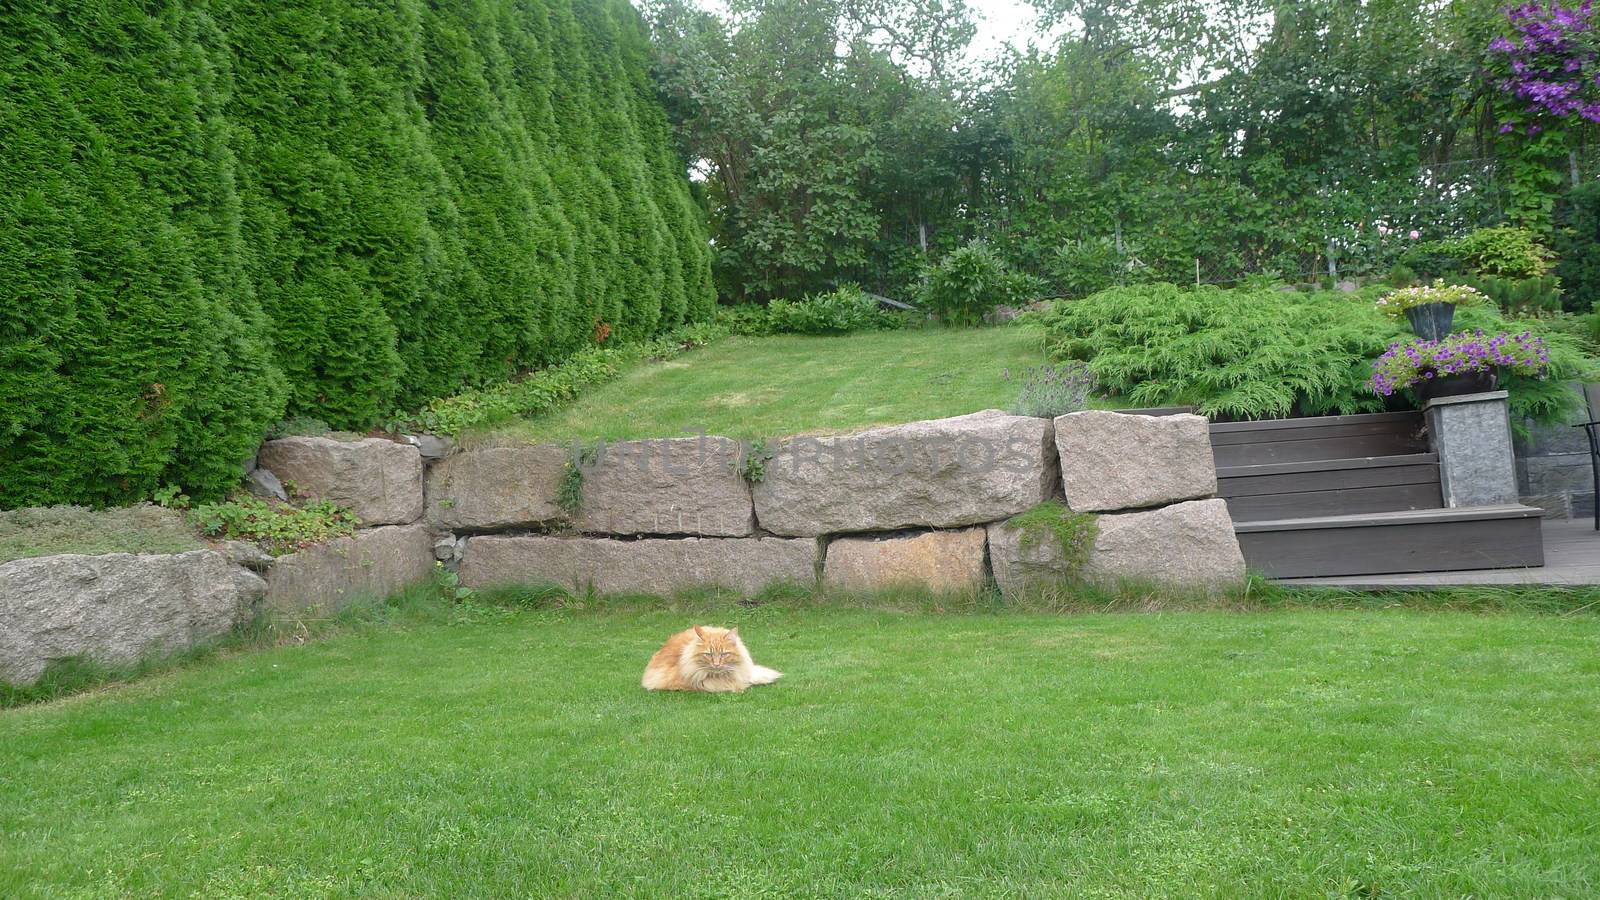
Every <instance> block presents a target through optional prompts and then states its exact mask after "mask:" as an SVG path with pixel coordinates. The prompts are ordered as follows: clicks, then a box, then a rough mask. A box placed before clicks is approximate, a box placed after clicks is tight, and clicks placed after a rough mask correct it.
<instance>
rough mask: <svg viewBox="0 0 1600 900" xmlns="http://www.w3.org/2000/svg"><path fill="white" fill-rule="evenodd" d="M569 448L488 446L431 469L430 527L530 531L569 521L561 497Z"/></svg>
mask: <svg viewBox="0 0 1600 900" xmlns="http://www.w3.org/2000/svg"><path fill="white" fill-rule="evenodd" d="M572 458H573V453H572V451H571V450H569V449H565V448H562V447H557V446H555V445H553V444H541V445H537V446H522V447H488V448H484V449H481V450H467V451H464V452H461V453H456V454H454V455H452V456H448V457H446V458H444V459H442V460H440V461H439V462H437V463H434V464H433V468H431V469H429V470H428V523H429V524H430V525H432V526H433V527H435V528H440V529H445V530H450V531H455V530H462V531H478V530H487V529H492V528H528V527H537V526H541V525H547V524H549V523H552V522H557V521H560V520H562V519H564V518H565V515H564V514H563V513H562V511H561V507H560V505H559V502H558V498H559V497H560V496H561V482H562V479H563V478H564V477H565V475H566V470H567V463H568V461H569V460H571V459H572Z"/></svg>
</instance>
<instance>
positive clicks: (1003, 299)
mask: <svg viewBox="0 0 1600 900" xmlns="http://www.w3.org/2000/svg"><path fill="white" fill-rule="evenodd" d="M1035 289H1036V285H1035V283H1034V282H1033V280H1032V279H1030V278H1029V277H1028V276H1026V275H1024V274H1022V273H1020V272H1013V271H1011V270H1010V269H1008V268H1007V267H1006V264H1005V261H1004V260H1003V259H1001V258H1000V255H999V254H998V253H995V252H994V251H993V250H991V249H989V247H988V245H986V244H984V243H982V242H977V241H975V242H973V243H971V244H968V245H967V246H965V247H962V248H960V249H958V250H954V251H951V252H950V253H949V254H948V255H946V256H945V258H944V259H942V260H940V261H939V264H938V265H937V266H934V267H933V268H932V269H930V270H929V272H928V281H927V284H925V285H924V286H923V291H922V300H923V304H924V305H925V306H927V308H928V311H929V312H931V313H933V314H934V315H936V316H938V317H939V320H940V321H941V322H944V323H945V324H947V325H963V326H973V325H978V324H980V323H982V322H983V317H984V316H985V315H987V314H988V313H990V312H991V311H993V310H994V308H995V307H997V306H1021V305H1023V304H1025V303H1026V302H1027V299H1028V296H1029V295H1030V294H1031V293H1033V291H1034V290H1035Z"/></svg>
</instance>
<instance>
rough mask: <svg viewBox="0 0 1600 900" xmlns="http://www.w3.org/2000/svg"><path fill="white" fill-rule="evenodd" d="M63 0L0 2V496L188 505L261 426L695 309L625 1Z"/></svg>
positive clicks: (369, 413)
mask: <svg viewBox="0 0 1600 900" xmlns="http://www.w3.org/2000/svg"><path fill="white" fill-rule="evenodd" d="M76 8H77V7H76V6H75V5H74V4H67V3H62V2H59V0H20V2H18V3H14V4H11V5H9V6H8V7H7V9H6V11H5V13H3V14H0V15H3V20H4V21H3V24H4V29H5V34H6V35H7V37H8V44H7V46H8V48H9V52H8V53H7V54H6V55H5V56H4V58H0V82H3V83H5V84H6V102H5V103H4V104H0V146H4V147H5V153H4V155H3V160H4V161H3V163H0V166H3V170H0V507H15V506H22V505H32V504H44V503H59V502H74V503H85V504H91V505H103V504H112V503H121V502H127V501H131V500H136V499H139V498H141V497H148V496H150V495H152V494H153V492H154V491H156V490H157V489H158V488H161V487H162V486H164V485H171V486H173V487H177V488H180V489H182V490H184V491H186V492H187V493H189V494H190V495H192V496H194V497H195V498H197V499H199V500H206V499H212V498H215V497H217V496H220V495H221V494H222V493H224V492H226V491H227V490H228V489H230V488H231V487H233V486H235V485H236V484H237V482H238V479H239V476H240V474H241V468H240V465H241V463H242V461H243V460H245V459H246V458H248V456H249V454H250V453H251V452H252V451H253V450H254V448H255V446H256V444H257V443H258V442H259V441H260V439H261V437H262V436H263V434H264V433H265V432H266V430H267V428H268V426H269V425H270V424H271V423H272V422H273V421H276V420H278V419H281V418H284V417H286V416H303V417H314V418H317V419H320V420H323V421H326V422H327V423H328V424H329V425H331V426H333V427H335V428H342V429H360V428H365V427H367V426H370V425H373V424H375V423H376V422H378V421H379V420H380V418H382V417H384V416H388V415H389V414H390V413H392V411H393V410H395V409H396V408H411V409H415V408H419V407H422V406H423V405H425V404H426V403H427V401H428V400H430V399H431V398H434V397H439V396H446V395H450V394H454V393H456V392H458V391H460V390H461V389H463V388H466V387H471V386H474V385H483V384H489V383H495V382H499V381H503V380H505V379H508V378H511V377H513V376H515V375H516V374H517V373H519V372H525V371H529V370H531V369H537V368H540V367H543V366H548V365H550V364H553V363H555V362H558V361H559V360H561V359H563V358H566V357H568V356H570V355H572V354H574V353H576V352H579V351H581V350H582V349H583V348H585V347H589V346H592V345H593V341H594V338H593V334H594V330H593V329H594V323H595V322H596V321H604V322H606V323H608V324H609V325H610V326H611V327H612V328H613V330H614V335H613V336H612V337H611V338H610V340H611V341H613V342H616V341H623V342H626V341H640V340H645V339H648V338H651V337H653V336H656V335H659V334H663V333H666V332H669V331H671V330H672V329H675V328H678V327H680V326H683V325H685V324H686V323H690V322H695V321H701V320H704V319H707V318H709V317H710V315H711V313H712V310H713V306H714V303H715V295H714V292H713V289H712V281H711V277H712V276H711V266H710V262H711V248H710V247H709V245H708V244H707V242H706V237H705V234H706V231H705V224H704V222H703V221H702V214H701V212H700V209H699V207H698V206H697V205H696V204H695V202H694V200H693V198H692V197H691V195H690V192H689V186H688V184H687V179H686V178H685V175H684V166H683V162H682V160H681V159H679V158H678V157H677V153H676V151H675V149H674V146H673V142H672V139H671V134H670V132H669V130H668V128H667V124H666V119H665V116H664V113H663V112H662V110H661V109H660V108H659V106H658V104H657V101H656V99H655V96H654V94H653V92H652V90H651V88H650V83H649V79H648V74H647V73H648V47H647V43H646V36H645V30H644V25H643V22H642V20H641V18H640V16H639V15H638V13H637V12H636V11H635V10H634V9H633V8H632V7H631V6H629V5H628V3H627V2H626V0H457V2H451V3H426V2H423V0H395V2H392V3H385V4H376V5H374V4H365V3H358V2H355V0H316V2H313V0H209V2H201V0H157V2H153V3H149V4H142V5H139V6H138V7H137V8H135V7H133V6H128V5H125V4H110V5H108V6H96V7H95V8H94V12H93V14H88V13H87V12H84V13H83V14H78V13H75V12H74V10H75V9H76ZM80 12H82V11H80Z"/></svg>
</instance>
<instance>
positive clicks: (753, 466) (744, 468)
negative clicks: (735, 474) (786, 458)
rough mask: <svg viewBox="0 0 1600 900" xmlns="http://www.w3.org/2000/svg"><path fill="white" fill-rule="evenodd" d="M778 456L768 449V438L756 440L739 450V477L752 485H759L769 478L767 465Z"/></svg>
mask: <svg viewBox="0 0 1600 900" xmlns="http://www.w3.org/2000/svg"><path fill="white" fill-rule="evenodd" d="M776 455H777V450H776V449H774V448H772V447H768V446H767V441H766V438H756V439H755V440H753V441H749V442H747V443H745V444H744V445H743V446H742V447H740V448H739V477H740V478H743V479H744V480H745V481H747V482H749V483H750V484H759V483H761V482H762V481H763V480H765V479H766V477H767V463H768V462H769V461H770V460H771V459H772V457H774V456H776Z"/></svg>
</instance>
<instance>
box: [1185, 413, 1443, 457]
mask: <svg viewBox="0 0 1600 900" xmlns="http://www.w3.org/2000/svg"><path fill="white" fill-rule="evenodd" d="M1421 431H1422V418H1421V414H1419V413H1414V412H1402V413H1377V414H1373V415H1367V416H1323V417H1319V418H1310V419H1275V420H1269V421H1265V422H1217V423H1214V424H1212V426H1211V448H1212V452H1213V454H1214V455H1215V456H1216V460H1217V465H1218V466H1219V467H1231V466H1247V465H1266V464H1272V463H1288V462H1304V461H1311V460H1332V459H1352V458H1365V457H1375V456H1402V455H1408V454H1413V453H1421V452H1423V451H1425V450H1427V446H1426V443H1425V442H1424V441H1423V439H1422V437H1421Z"/></svg>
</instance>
